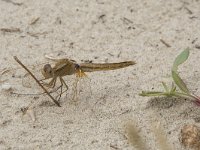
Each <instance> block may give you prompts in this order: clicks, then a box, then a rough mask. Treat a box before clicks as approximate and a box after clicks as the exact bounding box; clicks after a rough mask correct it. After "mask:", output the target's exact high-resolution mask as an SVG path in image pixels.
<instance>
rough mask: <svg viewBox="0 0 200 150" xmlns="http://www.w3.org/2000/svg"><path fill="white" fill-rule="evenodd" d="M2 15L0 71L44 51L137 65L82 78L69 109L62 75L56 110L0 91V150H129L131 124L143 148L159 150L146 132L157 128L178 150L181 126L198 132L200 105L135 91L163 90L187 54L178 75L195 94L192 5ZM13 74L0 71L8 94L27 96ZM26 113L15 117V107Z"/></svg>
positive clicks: (51, 7) (23, 8) (3, 7)
mask: <svg viewBox="0 0 200 150" xmlns="http://www.w3.org/2000/svg"><path fill="white" fill-rule="evenodd" d="M0 12H1V13H0V28H1V31H0V63H1V65H0V69H1V70H2V69H4V68H7V69H10V68H13V69H14V68H20V66H19V65H18V64H17V63H16V62H15V61H14V59H13V56H18V57H19V58H20V60H22V61H23V62H24V63H25V64H26V65H34V64H37V63H38V64H39V63H44V62H45V61H47V60H46V59H45V57H44V56H45V54H52V53H53V54H55V56H57V55H58V54H60V55H61V56H62V55H65V56H67V57H68V58H71V59H74V60H76V61H77V62H81V60H90V61H92V62H96V63H104V62H120V61H127V60H133V61H136V62H137V64H136V65H134V66H130V67H127V68H124V69H119V70H114V71H102V72H94V73H88V77H89V78H90V80H91V81H90V82H89V84H88V82H87V83H85V84H82V85H81V86H82V89H84V90H83V92H82V93H81V94H80V96H79V98H78V102H77V103H76V104H74V103H72V102H71V99H70V98H71V92H72V91H73V90H72V87H73V85H72V79H73V78H72V77H66V78H65V80H66V82H67V83H69V88H70V89H69V91H68V92H67V96H63V97H62V98H61V106H62V107H57V106H56V105H54V103H53V102H52V101H51V99H50V98H49V97H48V96H44V95H39V96H24V95H13V94H10V93H9V92H8V91H3V90H1V92H0V94H1V95H0V110H1V111H0V149H24V150H25V149H73V150H76V149H77V150H83V149H88V150H89V149H95V150H96V149H99V150H100V149H101V150H102V149H110V150H114V149H120V150H121V149H123V150H124V149H127V150H128V149H136V148H135V147H133V146H132V145H131V144H129V143H128V140H127V134H126V132H125V127H126V124H127V122H129V121H131V122H132V123H134V124H137V125H136V126H137V128H138V129H139V132H140V134H141V136H142V138H143V139H144V140H145V142H146V144H147V147H148V148H149V149H150V150H155V149H158V144H157V142H156V140H155V137H154V134H153V132H152V126H153V124H155V123H160V124H161V125H162V128H163V131H164V132H165V133H166V136H167V139H168V141H169V143H170V144H171V146H172V147H174V148H173V149H177V150H183V149H185V148H184V147H183V146H182V145H181V143H180V131H181V128H182V127H183V126H184V125H185V124H195V125H197V126H199V114H200V108H199V107H197V106H195V105H194V104H193V103H191V102H190V101H189V100H185V99H183V98H150V97H141V96H139V95H138V94H139V93H141V91H142V90H152V89H153V90H162V86H161V83H160V82H161V81H164V82H166V83H167V84H169V85H170V84H171V82H172V79H171V76H170V69H171V66H172V64H173V61H174V59H175V57H176V56H177V55H178V54H179V53H180V52H181V51H182V50H184V49H185V48H187V47H189V48H190V49H191V51H190V52H191V53H190V57H189V59H188V61H187V62H186V63H185V64H184V65H182V66H181V69H180V73H181V77H182V78H183V79H184V81H185V82H186V83H187V85H188V87H189V89H190V90H191V91H192V92H193V93H195V94H197V95H198V94H200V90H199V88H198V87H199V86H200V82H199V78H200V69H199V64H200V63H199V58H200V55H199V54H200V53H199V47H200V40H199V35H200V30H199V29H200V18H199V16H200V1H198V0H190V1H184V0H177V1H174V0H169V1H165V0H159V1H158V0H143V1H141V0H134V1H133V0H110V1H104V0H96V1H93V0H85V1H81V0H76V1H74V0H67V1H61V0H52V1H48V0H42V1H41V0H34V1H30V0H29V1H25V0H2V1H0ZM5 29H12V32H10V31H8V30H5ZM162 40H163V41H165V42H166V43H167V44H165V43H164V42H162ZM21 70H22V71H23V69H21ZM18 73H19V74H20V73H21V74H24V73H25V72H20V71H18ZM12 75H13V74H9V73H8V74H4V75H3V77H2V80H3V79H8V81H7V82H6V83H8V84H9V85H11V88H13V89H14V91H15V90H16V91H18V92H22V93H23V92H27V90H26V88H25V87H23V86H20V85H21V78H20V77H21V76H20V75H19V76H18V75H16V74H15V73H14V76H13V77H12ZM88 86H91V91H92V92H91V94H89V93H90V92H89V91H90V90H88ZM37 88H38V87H35V89H34V90H37ZM39 90H40V91H41V89H39ZM29 92H30V90H29ZM28 106H29V107H30V109H29V111H28V112H27V113H26V114H24V115H23V113H22V111H21V109H22V108H24V107H28ZM33 113H34V116H32V117H31V116H30V114H32V115H33ZM34 117H35V118H34ZM34 119H35V120H34Z"/></svg>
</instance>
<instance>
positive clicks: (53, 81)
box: [41, 77, 57, 88]
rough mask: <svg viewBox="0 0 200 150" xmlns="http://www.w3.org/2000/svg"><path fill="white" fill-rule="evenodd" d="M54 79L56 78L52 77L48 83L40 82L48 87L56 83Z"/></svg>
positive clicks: (52, 86)
mask: <svg viewBox="0 0 200 150" xmlns="http://www.w3.org/2000/svg"><path fill="white" fill-rule="evenodd" d="M56 80H57V77H54V78H53V79H52V80H51V81H50V82H49V83H46V82H42V83H41V84H42V85H44V86H46V87H48V88H54V87H55V85H56Z"/></svg>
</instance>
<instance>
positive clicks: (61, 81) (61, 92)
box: [56, 77, 68, 101]
mask: <svg viewBox="0 0 200 150" xmlns="http://www.w3.org/2000/svg"><path fill="white" fill-rule="evenodd" d="M59 79H60V83H61V85H60V87H59V88H60V89H61V90H60V94H59V95H58V96H57V97H59V98H58V101H59V100H60V98H61V96H62V94H63V93H65V92H66V91H67V90H68V86H67V84H66V83H65V81H64V80H63V78H62V77H59ZM63 85H64V86H65V87H66V89H65V90H64V91H62V90H63ZM56 99H57V98H56Z"/></svg>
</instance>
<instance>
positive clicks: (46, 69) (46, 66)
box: [43, 64, 52, 74]
mask: <svg viewBox="0 0 200 150" xmlns="http://www.w3.org/2000/svg"><path fill="white" fill-rule="evenodd" d="M43 70H44V72H46V73H50V74H51V73H52V67H51V65H50V64H46V65H44V67H43Z"/></svg>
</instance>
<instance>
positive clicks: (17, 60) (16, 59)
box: [14, 56, 61, 107]
mask: <svg viewBox="0 0 200 150" xmlns="http://www.w3.org/2000/svg"><path fill="white" fill-rule="evenodd" d="M14 59H15V61H16V62H17V63H18V64H20V65H21V66H22V67H23V68H24V69H25V70H26V71H27V72H28V73H29V74H30V75H31V77H32V78H33V79H34V80H35V81H36V82H37V84H38V85H39V86H40V87H41V88H42V89H43V90H44V92H45V93H46V94H47V95H48V96H49V97H50V98H51V99H52V100H53V102H54V103H55V104H56V105H57V106H59V107H61V106H60V104H59V103H58V101H56V100H55V99H54V98H53V97H52V96H51V94H50V93H49V92H48V91H47V90H46V89H45V88H44V87H43V86H42V84H41V83H40V82H39V81H38V79H37V78H36V77H35V76H34V75H33V74H32V73H31V71H30V70H29V69H28V68H27V67H26V66H24V64H22V62H21V61H20V60H19V59H18V58H17V57H16V56H14Z"/></svg>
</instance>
